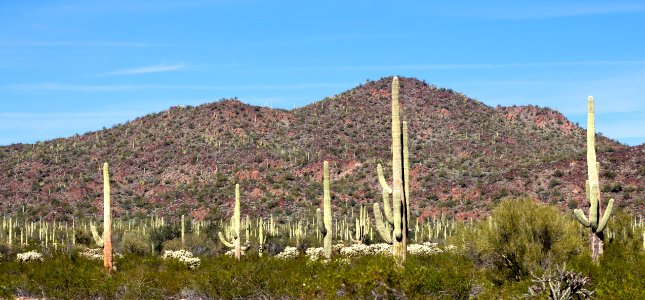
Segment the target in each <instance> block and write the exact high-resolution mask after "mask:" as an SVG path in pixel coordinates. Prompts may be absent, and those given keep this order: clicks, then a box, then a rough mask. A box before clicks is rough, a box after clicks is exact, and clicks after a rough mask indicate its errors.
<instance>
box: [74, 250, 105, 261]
mask: <svg viewBox="0 0 645 300" xmlns="http://www.w3.org/2000/svg"><path fill="white" fill-rule="evenodd" d="M79 255H80V256H82V257H85V258H87V259H90V260H103V249H101V248H95V249H87V250H85V251H83V252H80V253H79Z"/></svg>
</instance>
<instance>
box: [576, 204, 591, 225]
mask: <svg viewBox="0 0 645 300" xmlns="http://www.w3.org/2000/svg"><path fill="white" fill-rule="evenodd" d="M573 214H574V215H575V216H576V219H578V222H580V224H582V226H585V227H589V225H590V223H589V220H588V219H587V217H585V213H584V212H582V210H581V209H579V208H576V209H574V210H573Z"/></svg>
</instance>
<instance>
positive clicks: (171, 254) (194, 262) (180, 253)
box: [161, 249, 202, 269]
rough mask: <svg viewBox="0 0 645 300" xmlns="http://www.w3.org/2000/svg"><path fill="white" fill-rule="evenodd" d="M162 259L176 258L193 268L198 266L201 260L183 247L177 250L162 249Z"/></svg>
mask: <svg viewBox="0 0 645 300" xmlns="http://www.w3.org/2000/svg"><path fill="white" fill-rule="evenodd" d="M161 258H163V259H169V258H171V259H178V260H179V261H180V262H183V263H184V264H186V266H188V268H189V269H194V268H197V267H199V264H200V263H201V262H202V261H201V259H199V257H194V256H193V254H192V253H191V252H189V251H186V250H184V249H181V250H177V251H170V250H166V251H164V254H163V255H162V256H161Z"/></svg>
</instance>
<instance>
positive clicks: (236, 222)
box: [218, 184, 246, 261]
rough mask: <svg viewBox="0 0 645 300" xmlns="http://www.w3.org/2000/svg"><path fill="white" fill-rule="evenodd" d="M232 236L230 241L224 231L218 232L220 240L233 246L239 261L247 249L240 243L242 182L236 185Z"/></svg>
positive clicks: (230, 246) (228, 245)
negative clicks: (243, 251)
mask: <svg viewBox="0 0 645 300" xmlns="http://www.w3.org/2000/svg"><path fill="white" fill-rule="evenodd" d="M230 233H231V237H232V238H233V240H232V241H231V242H230V243H229V242H228V241H227V240H226V238H225V237H224V235H223V234H222V232H221V231H220V232H219V233H218V236H219V239H220V241H222V243H223V244H224V245H226V246H227V247H229V248H233V250H234V252H235V259H237V260H238V261H239V260H240V257H241V256H242V250H246V247H242V245H241V244H240V240H241V239H242V238H241V237H240V184H236V185H235V208H234V209H233V218H232V219H231V228H230Z"/></svg>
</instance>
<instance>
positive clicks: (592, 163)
mask: <svg viewBox="0 0 645 300" xmlns="http://www.w3.org/2000/svg"><path fill="white" fill-rule="evenodd" d="M587 103H588V113H587V176H588V179H587V182H586V184H585V191H586V196H587V200H588V201H589V204H590V205H589V218H588V219H587V217H585V215H584V213H583V212H582V210H580V209H575V210H574V211H573V212H574V214H575V216H576V218H577V219H578V221H579V222H580V223H581V224H582V225H583V226H585V227H589V228H590V229H591V233H590V240H591V257H592V259H593V260H594V261H597V260H598V258H599V257H600V256H601V255H602V253H603V247H604V241H603V239H604V230H605V228H606V226H607V222H608V221H609V217H610V216H611V211H612V209H613V207H614V199H609V203H608V204H607V209H606V210H605V213H604V214H602V209H601V207H600V184H599V180H598V178H599V173H600V164H599V163H598V162H597V161H596V145H595V137H596V132H595V131H596V130H595V124H594V123H595V117H594V101H593V97H592V96H589V98H588V101H587ZM600 215H602V218H601V219H598V218H599V217H600Z"/></svg>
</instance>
